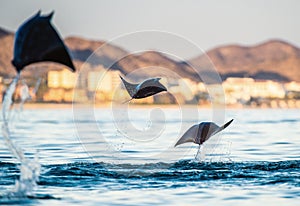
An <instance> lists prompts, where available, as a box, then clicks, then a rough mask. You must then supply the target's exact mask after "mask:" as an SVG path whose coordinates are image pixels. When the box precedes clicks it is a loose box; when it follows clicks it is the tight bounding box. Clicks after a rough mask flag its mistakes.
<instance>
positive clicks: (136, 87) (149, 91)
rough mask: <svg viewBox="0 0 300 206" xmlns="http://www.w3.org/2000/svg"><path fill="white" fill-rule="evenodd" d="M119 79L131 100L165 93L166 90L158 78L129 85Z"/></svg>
mask: <svg viewBox="0 0 300 206" xmlns="http://www.w3.org/2000/svg"><path fill="white" fill-rule="evenodd" d="M120 78H121V80H122V82H123V84H124V85H125V88H126V90H127V92H128V94H129V95H130V96H131V99H142V98H146V97H149V96H152V95H155V94H157V93H160V92H163V91H167V88H166V87H165V86H164V85H162V84H161V83H160V82H159V80H160V78H151V79H146V80H145V81H143V82H141V83H139V84H132V83H129V82H128V81H126V80H125V79H124V78H123V77H121V76H120ZM131 99H130V100H131ZM130 100H129V101H130Z"/></svg>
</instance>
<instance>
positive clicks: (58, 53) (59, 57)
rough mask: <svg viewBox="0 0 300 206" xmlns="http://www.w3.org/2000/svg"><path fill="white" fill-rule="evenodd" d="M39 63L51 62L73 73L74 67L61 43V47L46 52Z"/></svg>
mask: <svg viewBox="0 0 300 206" xmlns="http://www.w3.org/2000/svg"><path fill="white" fill-rule="evenodd" d="M41 61H53V62H57V63H60V64H63V65H66V66H67V67H69V68H70V69H71V70H72V71H73V72H74V71H75V67H74V65H73V62H72V60H71V58H70V56H69V54H68V52H67V50H66V48H65V46H64V45H63V44H62V43H61V45H59V46H57V47H55V48H53V49H51V50H48V51H46V52H45V53H44V54H43V55H42V56H41Z"/></svg>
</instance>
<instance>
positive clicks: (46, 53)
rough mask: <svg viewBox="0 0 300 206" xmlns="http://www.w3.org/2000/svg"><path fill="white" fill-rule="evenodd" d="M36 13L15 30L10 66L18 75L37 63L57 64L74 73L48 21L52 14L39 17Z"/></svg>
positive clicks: (67, 54) (70, 61)
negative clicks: (28, 66)
mask: <svg viewBox="0 0 300 206" xmlns="http://www.w3.org/2000/svg"><path fill="white" fill-rule="evenodd" d="M40 13H41V12H40V11H39V12H37V14H35V15H34V16H33V17H31V18H30V19H29V20H27V21H25V22H24V23H23V24H22V25H21V26H20V27H19V29H18V30H17V32H16V35H15V44H14V57H13V60H12V64H13V65H14V66H15V68H16V70H17V71H18V73H20V71H21V70H23V69H24V68H25V67H26V66H27V65H29V64H32V63H37V62H45V61H51V62H57V63H60V64H63V65H66V66H67V67H69V68H70V69H71V70H72V71H75V67H74V65H73V63H72V60H71V58H70V55H69V53H68V50H67V48H66V46H65V45H64V43H63V41H62V40H61V38H60V37H59V35H58V33H57V32H56V30H55V28H54V27H53V25H52V24H51V23H50V20H51V18H52V16H53V14H54V12H51V13H50V14H48V15H45V16H41V14H40Z"/></svg>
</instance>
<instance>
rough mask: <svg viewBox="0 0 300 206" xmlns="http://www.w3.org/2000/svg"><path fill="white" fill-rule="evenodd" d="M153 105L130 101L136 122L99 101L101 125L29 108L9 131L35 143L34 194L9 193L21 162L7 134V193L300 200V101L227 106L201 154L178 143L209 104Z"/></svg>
mask: <svg viewBox="0 0 300 206" xmlns="http://www.w3.org/2000/svg"><path fill="white" fill-rule="evenodd" d="M151 110H152V109H151V108H132V109H130V114H129V119H130V120H131V122H132V124H133V126H134V127H131V125H128V123H127V122H128V121H126V118H124V119H122V118H121V120H120V119H119V120H117V121H116V119H115V115H113V114H111V112H110V111H109V110H108V109H105V108H101V109H100V108H99V109H95V110H94V111H93V112H94V117H95V119H96V121H97V129H96V130H94V128H93V126H92V125H93V122H92V121H91V120H90V117H88V116H84V115H83V116H80V118H78V119H76V124H74V120H73V112H72V109H68V108H65V109H27V110H24V111H23V113H22V114H18V115H19V119H20V120H19V121H17V122H14V123H13V124H12V125H11V128H12V132H13V133H12V139H13V141H14V142H15V143H16V144H17V145H18V146H19V147H21V148H23V150H24V152H25V155H26V156H27V157H33V156H34V155H35V154H36V153H38V156H39V162H40V163H41V165H42V168H41V175H40V178H39V182H38V186H37V188H36V190H35V192H34V194H33V195H31V196H27V197H23V198H9V197H8V196H7V193H8V191H11V190H12V189H13V188H14V184H15V180H16V179H18V176H19V173H20V172H19V168H18V166H19V164H18V162H17V160H15V159H14V158H13V157H12V156H11V154H10V152H9V151H8V150H7V149H6V146H5V145H4V142H3V141H2V140H1V141H2V143H1V146H0V168H1V169H0V177H1V178H0V203H2V204H28V205H50V204H55V205H65V204H71V205H150V204H160V205H211V204H216V205H240V204H243V205H261V204H269V205H298V204H299V201H300V152H299V151H300V129H299V128H300V111H299V110H279V109H278V110H272V109H265V110H254V109H249V110H226V115H225V117H224V121H225V120H229V119H231V118H233V119H235V120H234V122H233V123H232V125H230V126H229V127H228V128H227V129H226V130H224V131H223V132H222V133H221V134H220V135H218V136H216V137H214V138H212V139H211V140H209V141H208V142H207V145H204V147H203V148H202V150H203V151H202V161H201V162H198V161H196V160H195V154H196V153H197V149H198V147H197V146H196V145H193V144H185V145H182V146H181V147H178V148H173V145H174V144H175V142H176V140H177V139H178V138H179V136H180V135H181V134H182V133H183V132H184V131H185V129H187V128H188V127H189V126H191V125H192V124H194V123H196V122H199V121H210V120H211V119H213V117H212V113H211V111H210V110H208V109H207V110H206V109H201V110H199V116H195V115H194V114H193V112H194V110H192V109H189V108H185V109H183V110H178V109H176V108H163V109H162V110H163V112H164V115H165V116H164V118H156V119H155V118H154V119H152V122H151V121H149V120H150V118H149V117H151V114H150V113H151ZM183 113H184V114H186V116H184V118H182V116H183V115H182V114H183ZM121 116H126V115H123V114H121ZM158 116H160V115H158ZM221 121H222V118H221V119H220V122H218V123H222V122H221ZM116 122H117V123H116ZM161 126H162V127H161ZM148 128H152V129H153V128H156V131H160V130H161V132H154V133H153V132H148V131H149V130H148ZM136 134H138V135H136ZM85 135H86V136H85ZM83 136H85V137H83ZM144 140H145V141H144ZM210 141H211V142H210ZM215 143H218V146H216V147H215V146H214V147H210V146H211V145H215Z"/></svg>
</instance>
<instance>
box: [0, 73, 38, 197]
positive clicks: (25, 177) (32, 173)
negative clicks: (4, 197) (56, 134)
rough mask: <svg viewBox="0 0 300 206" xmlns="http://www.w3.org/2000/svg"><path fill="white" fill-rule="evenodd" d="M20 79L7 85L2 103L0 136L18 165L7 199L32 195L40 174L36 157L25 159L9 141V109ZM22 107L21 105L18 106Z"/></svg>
mask: <svg viewBox="0 0 300 206" xmlns="http://www.w3.org/2000/svg"><path fill="white" fill-rule="evenodd" d="M19 79H20V74H17V76H16V77H15V78H14V79H13V81H12V83H11V84H10V85H9V87H8V89H7V90H6V93H5V96H4V100H3V103H2V117H3V125H2V134H3V137H4V141H5V143H6V145H7V146H8V149H9V150H10V151H11V153H12V154H13V156H14V157H16V158H17V159H18V160H19V161H20V163H21V166H20V171H21V173H20V178H19V180H17V181H16V184H15V188H14V190H13V191H11V192H9V193H8V197H26V196H28V195H32V192H33V190H34V188H35V187H36V182H37V181H38V178H39V174H40V164H39V161H38V157H37V156H36V157H35V158H33V159H28V158H26V157H25V155H24V153H23V151H22V149H21V148H18V146H17V145H16V144H14V143H13V141H12V140H11V132H10V129H9V123H10V121H11V120H10V119H9V117H10V115H9V114H10V107H11V106H12V103H13V101H12V96H13V94H14V92H15V90H16V86H17V83H18V80H19ZM24 102H25V101H22V102H21V104H24ZM20 106H21V107H23V105H20Z"/></svg>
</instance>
